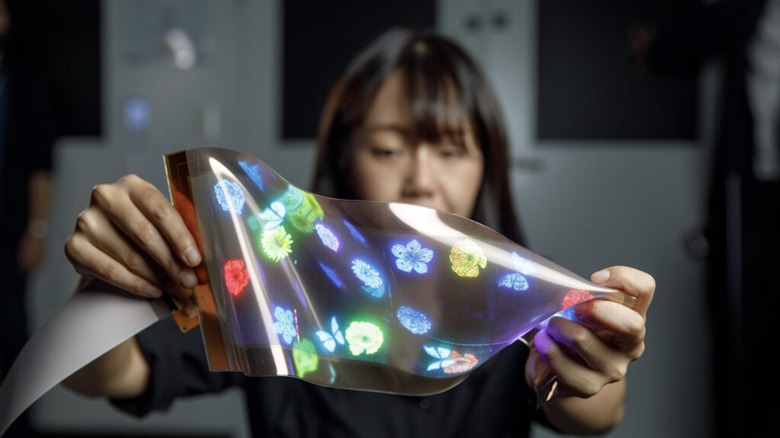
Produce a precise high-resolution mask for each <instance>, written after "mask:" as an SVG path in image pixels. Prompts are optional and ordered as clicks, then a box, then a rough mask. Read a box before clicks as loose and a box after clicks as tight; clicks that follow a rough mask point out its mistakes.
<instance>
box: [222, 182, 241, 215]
mask: <svg viewBox="0 0 780 438" xmlns="http://www.w3.org/2000/svg"><path fill="white" fill-rule="evenodd" d="M214 195H215V196H216V198H217V202H219V205H220V207H222V210H224V211H231V212H234V213H236V214H241V212H242V211H243V210H244V203H246V198H245V195H244V191H243V190H241V186H239V185H238V184H236V183H235V182H233V181H229V180H226V179H223V180H220V181H219V182H217V183H216V184H215V185H214Z"/></svg>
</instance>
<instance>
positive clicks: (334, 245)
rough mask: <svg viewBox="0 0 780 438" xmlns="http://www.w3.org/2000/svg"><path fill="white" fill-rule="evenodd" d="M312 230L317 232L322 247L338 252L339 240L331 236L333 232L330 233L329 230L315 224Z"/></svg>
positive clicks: (333, 235)
mask: <svg viewBox="0 0 780 438" xmlns="http://www.w3.org/2000/svg"><path fill="white" fill-rule="evenodd" d="M314 229H315V230H316V231H317V235H318V236H320V240H321V241H322V244H323V245H325V246H327V247H328V248H330V250H331V251H333V252H338V250H339V239H338V238H336V235H335V234H333V231H331V230H330V228H328V227H326V226H325V225H323V224H316V225H314Z"/></svg>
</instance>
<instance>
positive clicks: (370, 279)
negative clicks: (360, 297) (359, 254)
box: [352, 259, 382, 289]
mask: <svg viewBox="0 0 780 438" xmlns="http://www.w3.org/2000/svg"><path fill="white" fill-rule="evenodd" d="M352 272H354V273H355V277H357V278H358V279H360V281H362V282H363V284H365V285H366V286H368V287H370V288H372V289H378V288H379V287H380V286H382V277H381V276H380V275H379V272H377V270H376V269H374V267H373V266H371V265H369V264H368V263H366V262H364V261H363V260H360V259H355V260H352Z"/></svg>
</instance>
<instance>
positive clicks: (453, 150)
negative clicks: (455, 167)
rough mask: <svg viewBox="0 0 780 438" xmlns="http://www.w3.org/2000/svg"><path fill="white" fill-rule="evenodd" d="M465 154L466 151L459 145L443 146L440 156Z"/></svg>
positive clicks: (460, 155)
mask: <svg viewBox="0 0 780 438" xmlns="http://www.w3.org/2000/svg"><path fill="white" fill-rule="evenodd" d="M465 155H466V151H465V150H464V149H463V148H460V147H455V146H452V147H445V148H442V150H441V156H442V157H444V158H447V159H452V158H461V157H463V156H465Z"/></svg>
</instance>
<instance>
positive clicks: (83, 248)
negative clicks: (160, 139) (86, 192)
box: [65, 175, 202, 298]
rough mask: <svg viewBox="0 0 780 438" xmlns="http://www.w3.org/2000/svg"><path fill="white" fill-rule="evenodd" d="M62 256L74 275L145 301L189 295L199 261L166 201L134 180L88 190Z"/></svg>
mask: <svg viewBox="0 0 780 438" xmlns="http://www.w3.org/2000/svg"><path fill="white" fill-rule="evenodd" d="M65 254H66V256H67V257H68V260H69V261H70V263H71V264H72V265H73V267H74V268H75V269H76V271H77V272H78V273H80V274H81V275H83V276H84V277H86V278H95V279H99V280H102V281H105V282H107V283H110V284H113V285H114V286H117V287H119V288H121V289H124V290H127V291H129V292H131V293H134V294H136V295H140V296H144V297H159V296H161V295H162V292H163V291H165V292H167V293H170V294H172V295H173V296H175V297H178V298H187V297H189V296H190V295H191V291H190V289H191V288H193V287H194V286H195V285H196V284H197V283H198V278H197V276H196V274H195V270H194V269H193V268H195V267H196V266H198V265H199V264H200V262H201V260H202V257H201V255H200V252H199V251H198V247H197V245H196V243H195V238H194V237H193V235H192V233H190V231H189V229H188V228H187V226H186V225H185V223H184V220H183V219H182V217H181V215H180V214H179V212H178V211H176V209H175V208H174V207H173V205H172V204H171V203H170V201H169V200H168V198H166V196H165V195H163V194H162V192H160V191H159V190H158V189H157V188H156V187H155V186H154V185H152V184H151V183H149V182H147V181H145V180H143V179H141V178H139V177H138V176H136V175H127V176H125V177H123V178H121V179H119V180H118V181H117V182H115V183H113V184H100V185H97V186H95V187H94V188H93V189H92V197H91V199H90V201H89V206H88V207H87V208H86V209H84V210H83V211H82V212H81V213H80V214H79V216H78V219H77V220H76V228H75V230H74V231H73V234H71V235H70V237H69V238H68V240H67V241H66V243H65Z"/></svg>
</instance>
